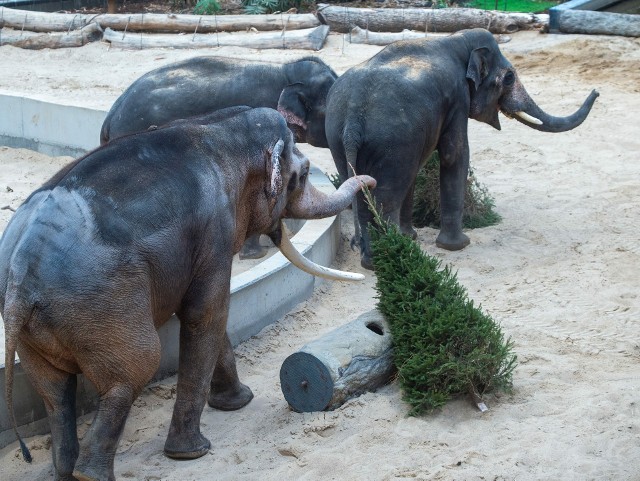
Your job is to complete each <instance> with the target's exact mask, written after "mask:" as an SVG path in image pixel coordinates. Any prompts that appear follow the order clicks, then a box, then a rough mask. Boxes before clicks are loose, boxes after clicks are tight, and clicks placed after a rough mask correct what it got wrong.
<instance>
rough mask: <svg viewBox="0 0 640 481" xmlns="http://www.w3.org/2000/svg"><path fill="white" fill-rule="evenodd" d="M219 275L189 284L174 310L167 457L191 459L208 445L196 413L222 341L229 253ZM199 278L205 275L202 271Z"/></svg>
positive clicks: (226, 305) (201, 452)
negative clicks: (175, 361)
mask: <svg viewBox="0 0 640 481" xmlns="http://www.w3.org/2000/svg"><path fill="white" fill-rule="evenodd" d="M223 277H224V276H222V275H219V276H218V277H217V279H218V280H219V281H218V282H216V279H215V278H214V276H211V278H210V279H208V282H207V283H206V285H205V283H197V284H193V285H192V286H191V289H190V291H189V292H188V293H187V295H186V296H185V298H184V299H183V307H182V309H181V310H180V312H178V313H177V315H178V318H179V319H180V361H179V366H178V388H177V394H176V402H175V405H174V408H173V416H172V418H171V425H170V427H169V434H168V436H167V441H166V442H165V445H164V453H165V454H166V455H167V456H169V457H170V458H176V459H195V458H199V457H201V456H204V455H205V454H206V453H207V452H209V449H210V448H211V443H210V442H209V440H208V439H207V438H205V437H204V436H203V435H202V434H201V432H200V417H201V416H202V410H203V409H204V406H205V403H206V402H207V394H208V392H209V388H210V383H211V379H212V376H213V370H214V367H215V365H216V362H217V360H218V356H219V353H220V352H222V351H223V346H224V343H225V342H226V341H225V338H226V321H227V315H228V313H229V279H230V278H231V257H230V258H229V265H228V272H227V274H226V282H223ZM203 278H207V276H206V274H205V275H204V276H203ZM209 286H213V287H209ZM212 289H213V290H214V291H215V292H212Z"/></svg>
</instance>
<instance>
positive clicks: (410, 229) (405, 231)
mask: <svg viewBox="0 0 640 481" xmlns="http://www.w3.org/2000/svg"><path fill="white" fill-rule="evenodd" d="M400 232H402V233H403V234H404V235H406V236H409V237H410V238H411V239H412V240H416V239H417V238H418V232H417V231H416V230H415V229H414V228H413V227H411V226H409V227H400Z"/></svg>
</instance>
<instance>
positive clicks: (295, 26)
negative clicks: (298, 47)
mask: <svg viewBox="0 0 640 481" xmlns="http://www.w3.org/2000/svg"><path fill="white" fill-rule="evenodd" d="M96 22H98V23H99V24H100V26H101V27H102V28H103V29H107V28H111V29H113V30H125V29H126V30H127V31H136V32H186V33H193V32H196V31H197V32H198V33H213V32H242V31H248V30H251V29H255V30H260V31H272V30H283V29H286V30H300V29H306V28H313V27H317V26H318V25H320V21H319V20H318V19H317V18H316V17H315V16H313V15H312V14H310V13H308V14H288V13H279V14H269V15H175V14H170V15H165V14H153V13H145V14H135V15H101V16H100V17H97V18H96Z"/></svg>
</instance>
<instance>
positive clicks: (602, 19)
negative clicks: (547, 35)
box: [557, 10, 640, 37]
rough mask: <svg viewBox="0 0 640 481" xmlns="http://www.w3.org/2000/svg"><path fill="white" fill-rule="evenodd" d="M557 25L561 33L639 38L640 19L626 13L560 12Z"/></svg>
mask: <svg viewBox="0 0 640 481" xmlns="http://www.w3.org/2000/svg"><path fill="white" fill-rule="evenodd" d="M557 25H558V30H559V31H560V32H562V33H582V34H592V35H621V36H624V37H640V17H638V15H630V14H626V13H609V12H592V11H589V10H562V11H561V12H560V14H559V16H558V18H557Z"/></svg>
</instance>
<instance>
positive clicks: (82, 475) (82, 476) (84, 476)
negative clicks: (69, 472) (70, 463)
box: [59, 471, 115, 481]
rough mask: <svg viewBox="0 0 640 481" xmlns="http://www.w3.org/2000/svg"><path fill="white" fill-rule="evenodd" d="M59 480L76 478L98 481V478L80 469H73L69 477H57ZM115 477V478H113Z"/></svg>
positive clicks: (81, 480) (82, 480) (83, 480)
mask: <svg viewBox="0 0 640 481" xmlns="http://www.w3.org/2000/svg"><path fill="white" fill-rule="evenodd" d="M59 479H60V480H65V481H66V480H71V481H73V480H77V481H100V478H94V477H93V476H89V475H88V474H86V473H83V472H80V471H74V472H73V476H72V477H71V478H68V477H65V478H59ZM114 479H115V478H114Z"/></svg>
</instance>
